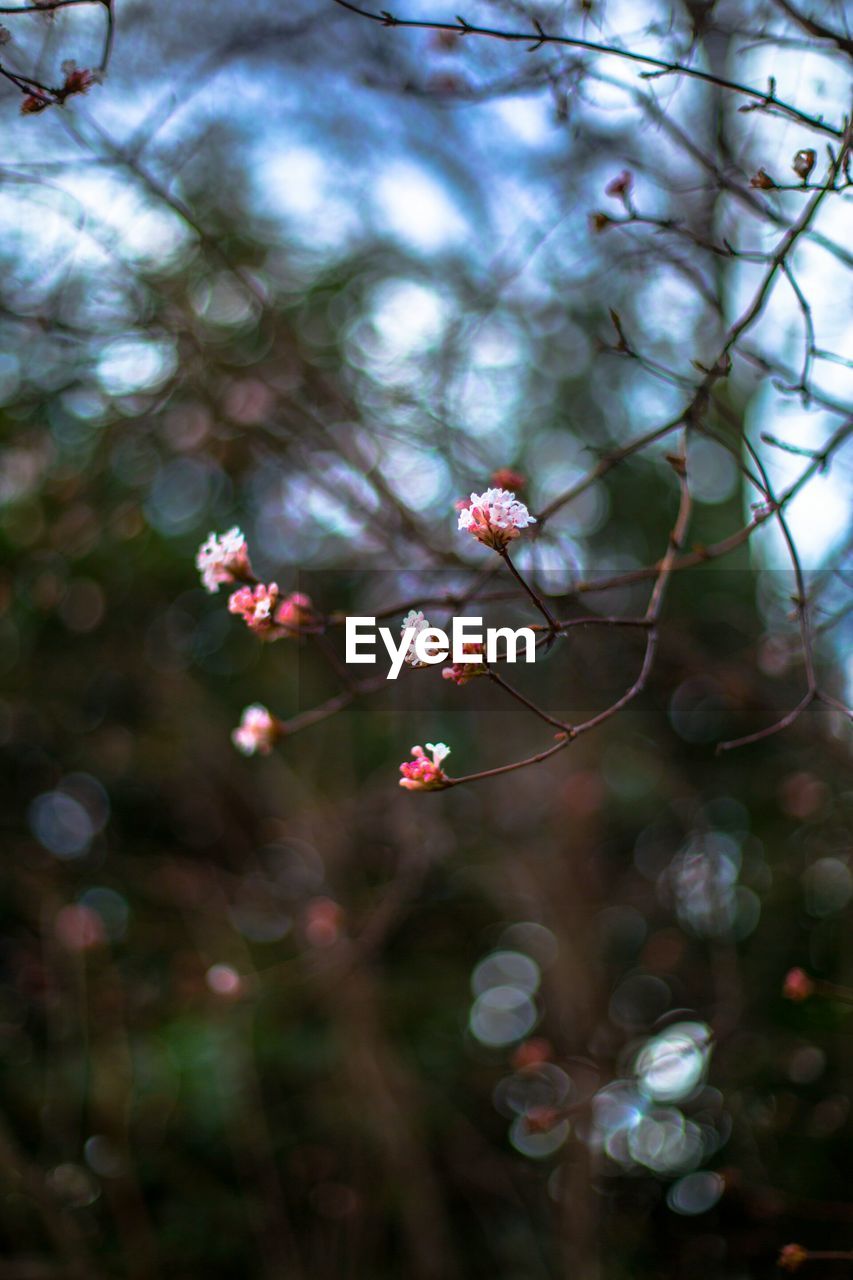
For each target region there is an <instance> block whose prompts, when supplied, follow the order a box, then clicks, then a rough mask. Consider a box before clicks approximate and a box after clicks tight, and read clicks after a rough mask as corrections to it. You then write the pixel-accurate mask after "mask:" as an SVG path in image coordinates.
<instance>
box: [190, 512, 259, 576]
mask: <svg viewBox="0 0 853 1280" xmlns="http://www.w3.org/2000/svg"><path fill="white" fill-rule="evenodd" d="M195 565H196V568H197V569H198V571H199V573H200V574H201V580H202V583H203V584H204V586H205V587H206V588H207V590H208V591H210V592H216V591H218V590H219V588H220V587H221V586H227V585H229V584H230V583H232V582H237V581H238V580H239V579H240V578H241V577H243V576H244V575H245V574H246V572H247V571H248V569H249V553H248V550H247V548H246V539H245V538H244V537H243V535H242V533H241V532H240V530H239V529H238V528H237V526H236V525H235V526H234V528H233V529H229V530H228V532H227V533H221V534H216V533H211V534H210V535H209V536H208V538H207V541H206V542H203V543H202V544H201V546H200V547H199V549H198V554H197V556H196V558H195Z"/></svg>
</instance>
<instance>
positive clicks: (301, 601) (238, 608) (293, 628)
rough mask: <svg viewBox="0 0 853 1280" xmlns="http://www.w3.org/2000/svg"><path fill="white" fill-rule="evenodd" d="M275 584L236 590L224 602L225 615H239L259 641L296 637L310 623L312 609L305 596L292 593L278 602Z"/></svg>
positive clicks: (311, 620) (297, 592) (312, 613)
mask: <svg viewBox="0 0 853 1280" xmlns="http://www.w3.org/2000/svg"><path fill="white" fill-rule="evenodd" d="M279 594H280V593H279V589H278V583H277V582H271V583H270V584H269V586H266V585H265V584H264V583H263V582H259V583H257V584H256V585H255V586H254V587H240V589H239V591H235V592H234V594H233V595H232V596H231V598H230V599H229V601H228V612H229V613H236V614H239V615H240V617H241V618H242V619H243V621H244V622H245V624H246V626H247V627H248V628H249V630H250V631H254V633H255V635H256V636H259V637H260V639H261V640H280V639H281V638H282V637H283V636H296V635H299V633H300V632H301V631H303V630H304V629H305V628H306V627H307V626H309V625H310V624H311V623H313V621H314V616H315V615H314V608H313V605H312V604H311V601H310V600H309V598H308V596H306V595H303V594H302V592H300V591H294V592H293V593H292V594H291V595H289V596H285V597H284V599H283V600H281V601H279Z"/></svg>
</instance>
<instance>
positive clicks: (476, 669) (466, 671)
mask: <svg viewBox="0 0 853 1280" xmlns="http://www.w3.org/2000/svg"><path fill="white" fill-rule="evenodd" d="M463 648H464V650H465V652H466V653H471V654H474V653H479V654H482V652H483V646H482V645H481V644H474V643H471V644H466V645H464V646H463ZM486 674H487V671H486V665H485V663H483V662H454V663H451V665H450V666H449V667H445V668H444V670H443V671H442V673H441V676H442V679H443V680H452V681H453V683H454V684H458V685H463V684H467V683H468V681H469V680H473V679H474V677H475V676H484V675H486Z"/></svg>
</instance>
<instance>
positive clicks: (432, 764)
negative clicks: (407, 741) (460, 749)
mask: <svg viewBox="0 0 853 1280" xmlns="http://www.w3.org/2000/svg"><path fill="white" fill-rule="evenodd" d="M426 745H427V751H429V752H431V754H432V759H431V760H430V758H429V756H428V755H427V753H426V751H424V749H423V747H412V759H411V760H406V761H404V763H403V764H401V765H400V772H401V773H402V775H403V776H402V778H401V779H400V786H401V787H405V789H406V790H407V791H440V790H441V788H442V787H446V786H447V774H446V773H445V772H444V770H443V769H442V767H441V765H442V762H443V761H444V760H446V759H447V757H448V756H449V755H450V747H447V746H445V744H444V743H443V742H435V743H433V742H428V743H427V744H426Z"/></svg>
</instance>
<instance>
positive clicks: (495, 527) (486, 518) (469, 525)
mask: <svg viewBox="0 0 853 1280" xmlns="http://www.w3.org/2000/svg"><path fill="white" fill-rule="evenodd" d="M535 523H536V519H535V517H534V516H532V515H531V514H530V512H529V511H528V510H527V507H526V506H525V505H524V503H523V502H519V500H518V498H516V496H515V494H514V493H512V492H511V490H509V489H486V491H485V492H484V493H472V494H471V501H470V505H469V506H467V507H465V508H463V509H462V510H461V511H460V512H459V528H460V530H462V531H463V532H466V533H470V534H471V535H472V537H474V538H476V539H477V540H478V541H479V542H482V543H483V545H484V546H487V547H493V548H494V549H495V550H496V551H502V550H503V549H504V547H506V546H507V544H508V543H509V542H511V541H512V540H513V538H517V537H518V536H519V534H520V532H521V530H522V529H526V528H527V526H528V525H531V524H535Z"/></svg>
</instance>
